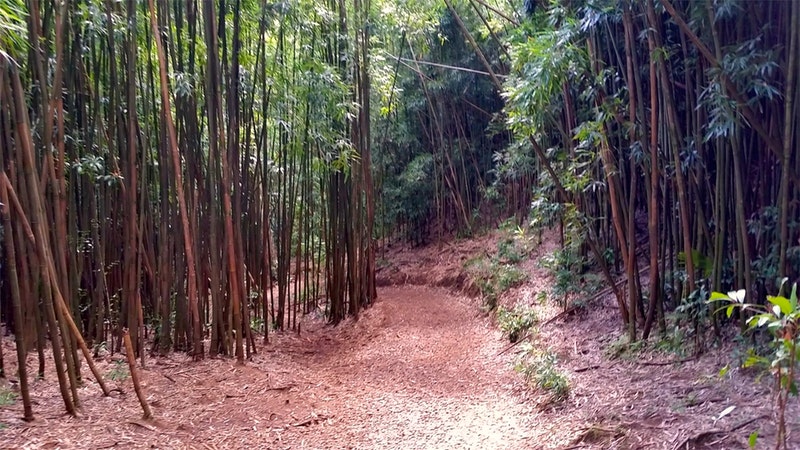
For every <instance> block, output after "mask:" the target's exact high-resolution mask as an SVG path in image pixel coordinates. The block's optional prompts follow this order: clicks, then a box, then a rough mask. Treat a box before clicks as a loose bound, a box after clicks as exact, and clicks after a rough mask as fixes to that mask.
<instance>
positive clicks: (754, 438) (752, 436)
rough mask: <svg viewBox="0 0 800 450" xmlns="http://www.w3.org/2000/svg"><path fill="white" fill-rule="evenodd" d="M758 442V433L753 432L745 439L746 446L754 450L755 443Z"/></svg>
mask: <svg viewBox="0 0 800 450" xmlns="http://www.w3.org/2000/svg"><path fill="white" fill-rule="evenodd" d="M757 440H758V431H753V432H752V433H750V437H748V438H747V444H748V445H749V446H750V448H756V441H757Z"/></svg>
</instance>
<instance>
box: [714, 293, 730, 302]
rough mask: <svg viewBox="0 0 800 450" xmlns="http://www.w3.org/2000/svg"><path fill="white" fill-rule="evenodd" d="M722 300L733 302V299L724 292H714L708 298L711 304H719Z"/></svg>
mask: <svg viewBox="0 0 800 450" xmlns="http://www.w3.org/2000/svg"><path fill="white" fill-rule="evenodd" d="M722 300H731V298H730V297H728V296H727V295H725V294H723V293H722V292H712V293H711V297H709V298H708V301H709V302H718V301H722Z"/></svg>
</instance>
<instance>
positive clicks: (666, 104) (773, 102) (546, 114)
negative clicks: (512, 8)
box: [505, 0, 800, 349]
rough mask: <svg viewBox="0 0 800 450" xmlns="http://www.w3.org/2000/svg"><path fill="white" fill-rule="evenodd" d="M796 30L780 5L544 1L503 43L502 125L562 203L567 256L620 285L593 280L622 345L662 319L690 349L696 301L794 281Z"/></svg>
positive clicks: (707, 322)
mask: <svg viewBox="0 0 800 450" xmlns="http://www.w3.org/2000/svg"><path fill="white" fill-rule="evenodd" d="M799 16H800V4H799V3H798V2H796V1H785V2H784V1H778V2H773V1H763V2H759V1H724V0H723V1H715V2H712V1H708V2H705V1H703V2H678V1H673V0H661V1H659V2H655V1H654V0H647V1H642V2H627V1H620V2H585V3H581V2H554V3H552V4H550V5H546V8H544V9H543V10H542V11H541V12H539V13H538V14H536V15H535V16H534V17H532V18H531V19H530V20H529V21H527V22H526V25H524V26H523V27H521V28H522V29H523V31H522V32H521V33H520V34H519V35H517V36H516V37H514V38H512V40H513V44H511V54H512V55H511V56H512V60H513V63H514V70H513V71H512V72H511V77H510V78H509V80H508V82H507V83H506V85H505V87H506V90H505V96H506V99H507V104H506V111H507V112H508V116H507V120H508V124H509V125H510V126H511V128H512V129H513V130H514V131H515V135H516V136H517V138H518V139H525V140H527V141H528V143H529V144H530V147H529V149H530V151H531V153H532V154H535V155H536V156H537V157H538V158H537V160H536V162H537V164H538V167H539V168H540V170H541V172H540V173H539V175H540V178H539V183H540V184H539V186H540V187H542V188H543V189H544V190H545V193H546V192H554V196H551V198H555V199H557V200H559V201H560V202H566V203H567V204H568V207H567V208H566V209H565V210H563V212H562V214H561V219H562V220H567V221H569V222H570V227H571V229H572V230H573V232H572V236H573V238H574V242H572V243H568V245H567V246H568V247H570V248H572V249H573V250H574V253H581V252H582V251H583V250H582V249H588V250H589V255H590V256H591V257H592V258H593V260H594V261H595V262H596V263H598V265H599V266H601V268H603V266H606V265H612V266H615V267H616V268H617V270H620V271H622V272H623V273H624V276H625V278H624V279H625V283H624V284H622V285H621V286H616V285H614V284H613V283H614V281H613V280H611V279H610V278H611V277H610V276H608V268H605V269H604V271H605V273H606V276H607V278H609V280H608V281H609V282H610V283H611V284H610V285H611V286H614V287H613V289H612V290H613V291H614V294H615V295H616V297H617V299H618V305H619V309H620V315H621V318H622V321H623V322H624V323H625V324H626V326H627V327H628V331H629V334H630V339H631V340H635V339H636V338H637V336H642V337H644V338H647V337H648V335H649V334H650V333H651V331H652V328H653V326H654V325H655V324H656V323H657V324H658V326H659V328H660V329H661V331H664V329H665V311H670V310H675V311H676V312H677V313H678V314H677V318H679V319H683V320H684V321H685V322H686V323H688V324H689V327H690V328H691V329H692V332H693V334H694V336H695V339H696V344H697V346H698V349H702V347H703V345H704V344H703V339H704V336H705V334H704V330H706V329H710V328H711V325H713V329H714V330H716V331H717V332H718V331H719V325H720V318H719V317H717V316H715V315H714V314H713V311H712V310H709V309H708V307H707V306H706V304H705V300H706V299H707V298H708V295H709V294H710V292H711V291H712V290H722V291H725V290H731V289H740V288H744V289H747V292H748V293H749V295H751V298H752V299H756V298H764V296H765V295H766V294H774V293H775V292H777V289H778V287H779V280H780V279H781V278H783V277H788V278H790V279H791V280H796V279H797V278H798V276H800V240H799V239H798V238H800V228H799V225H800V223H799V222H798V218H799V217H800V210H798V200H800V184H798V183H797V174H798V173H800V158H799V157H798V152H797V146H798V134H797V133H798V126H799V125H800V112H799V111H798V102H797V99H798V95H800V94H799V93H798V77H797V75H798V70H799V68H798V57H800V37H799V33H800V31H798V27H797V25H798V17H799ZM533 212H534V214H535V212H536V211H533ZM567 240H568V241H569V239H567ZM620 266H621V267H620ZM643 275H644V276H643ZM742 319H744V318H742ZM742 323H743V322H742Z"/></svg>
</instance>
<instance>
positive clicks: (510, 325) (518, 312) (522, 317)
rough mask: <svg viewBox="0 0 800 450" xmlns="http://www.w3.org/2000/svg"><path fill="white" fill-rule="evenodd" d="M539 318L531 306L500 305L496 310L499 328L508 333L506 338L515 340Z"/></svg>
mask: <svg viewBox="0 0 800 450" xmlns="http://www.w3.org/2000/svg"><path fill="white" fill-rule="evenodd" d="M538 321H539V319H538V318H537V317H536V311H535V310H533V309H532V308H515V309H507V308H504V307H502V306H501V307H500V308H498V310H497V322H498V324H499V326H500V330H502V331H503V333H505V334H506V335H508V340H509V341H511V342H517V341H518V340H520V338H522V337H523V336H524V334H525V333H526V332H527V331H528V330H530V329H531V328H532V327H533V326H534V325H536V323H537V322H538Z"/></svg>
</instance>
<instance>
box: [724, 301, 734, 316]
mask: <svg viewBox="0 0 800 450" xmlns="http://www.w3.org/2000/svg"><path fill="white" fill-rule="evenodd" d="M735 306H736V305H733V304H731V305H728V307H727V308H725V314H726V315H727V316H728V318H729V319H730V318H731V314H733V308H734V307H735Z"/></svg>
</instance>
